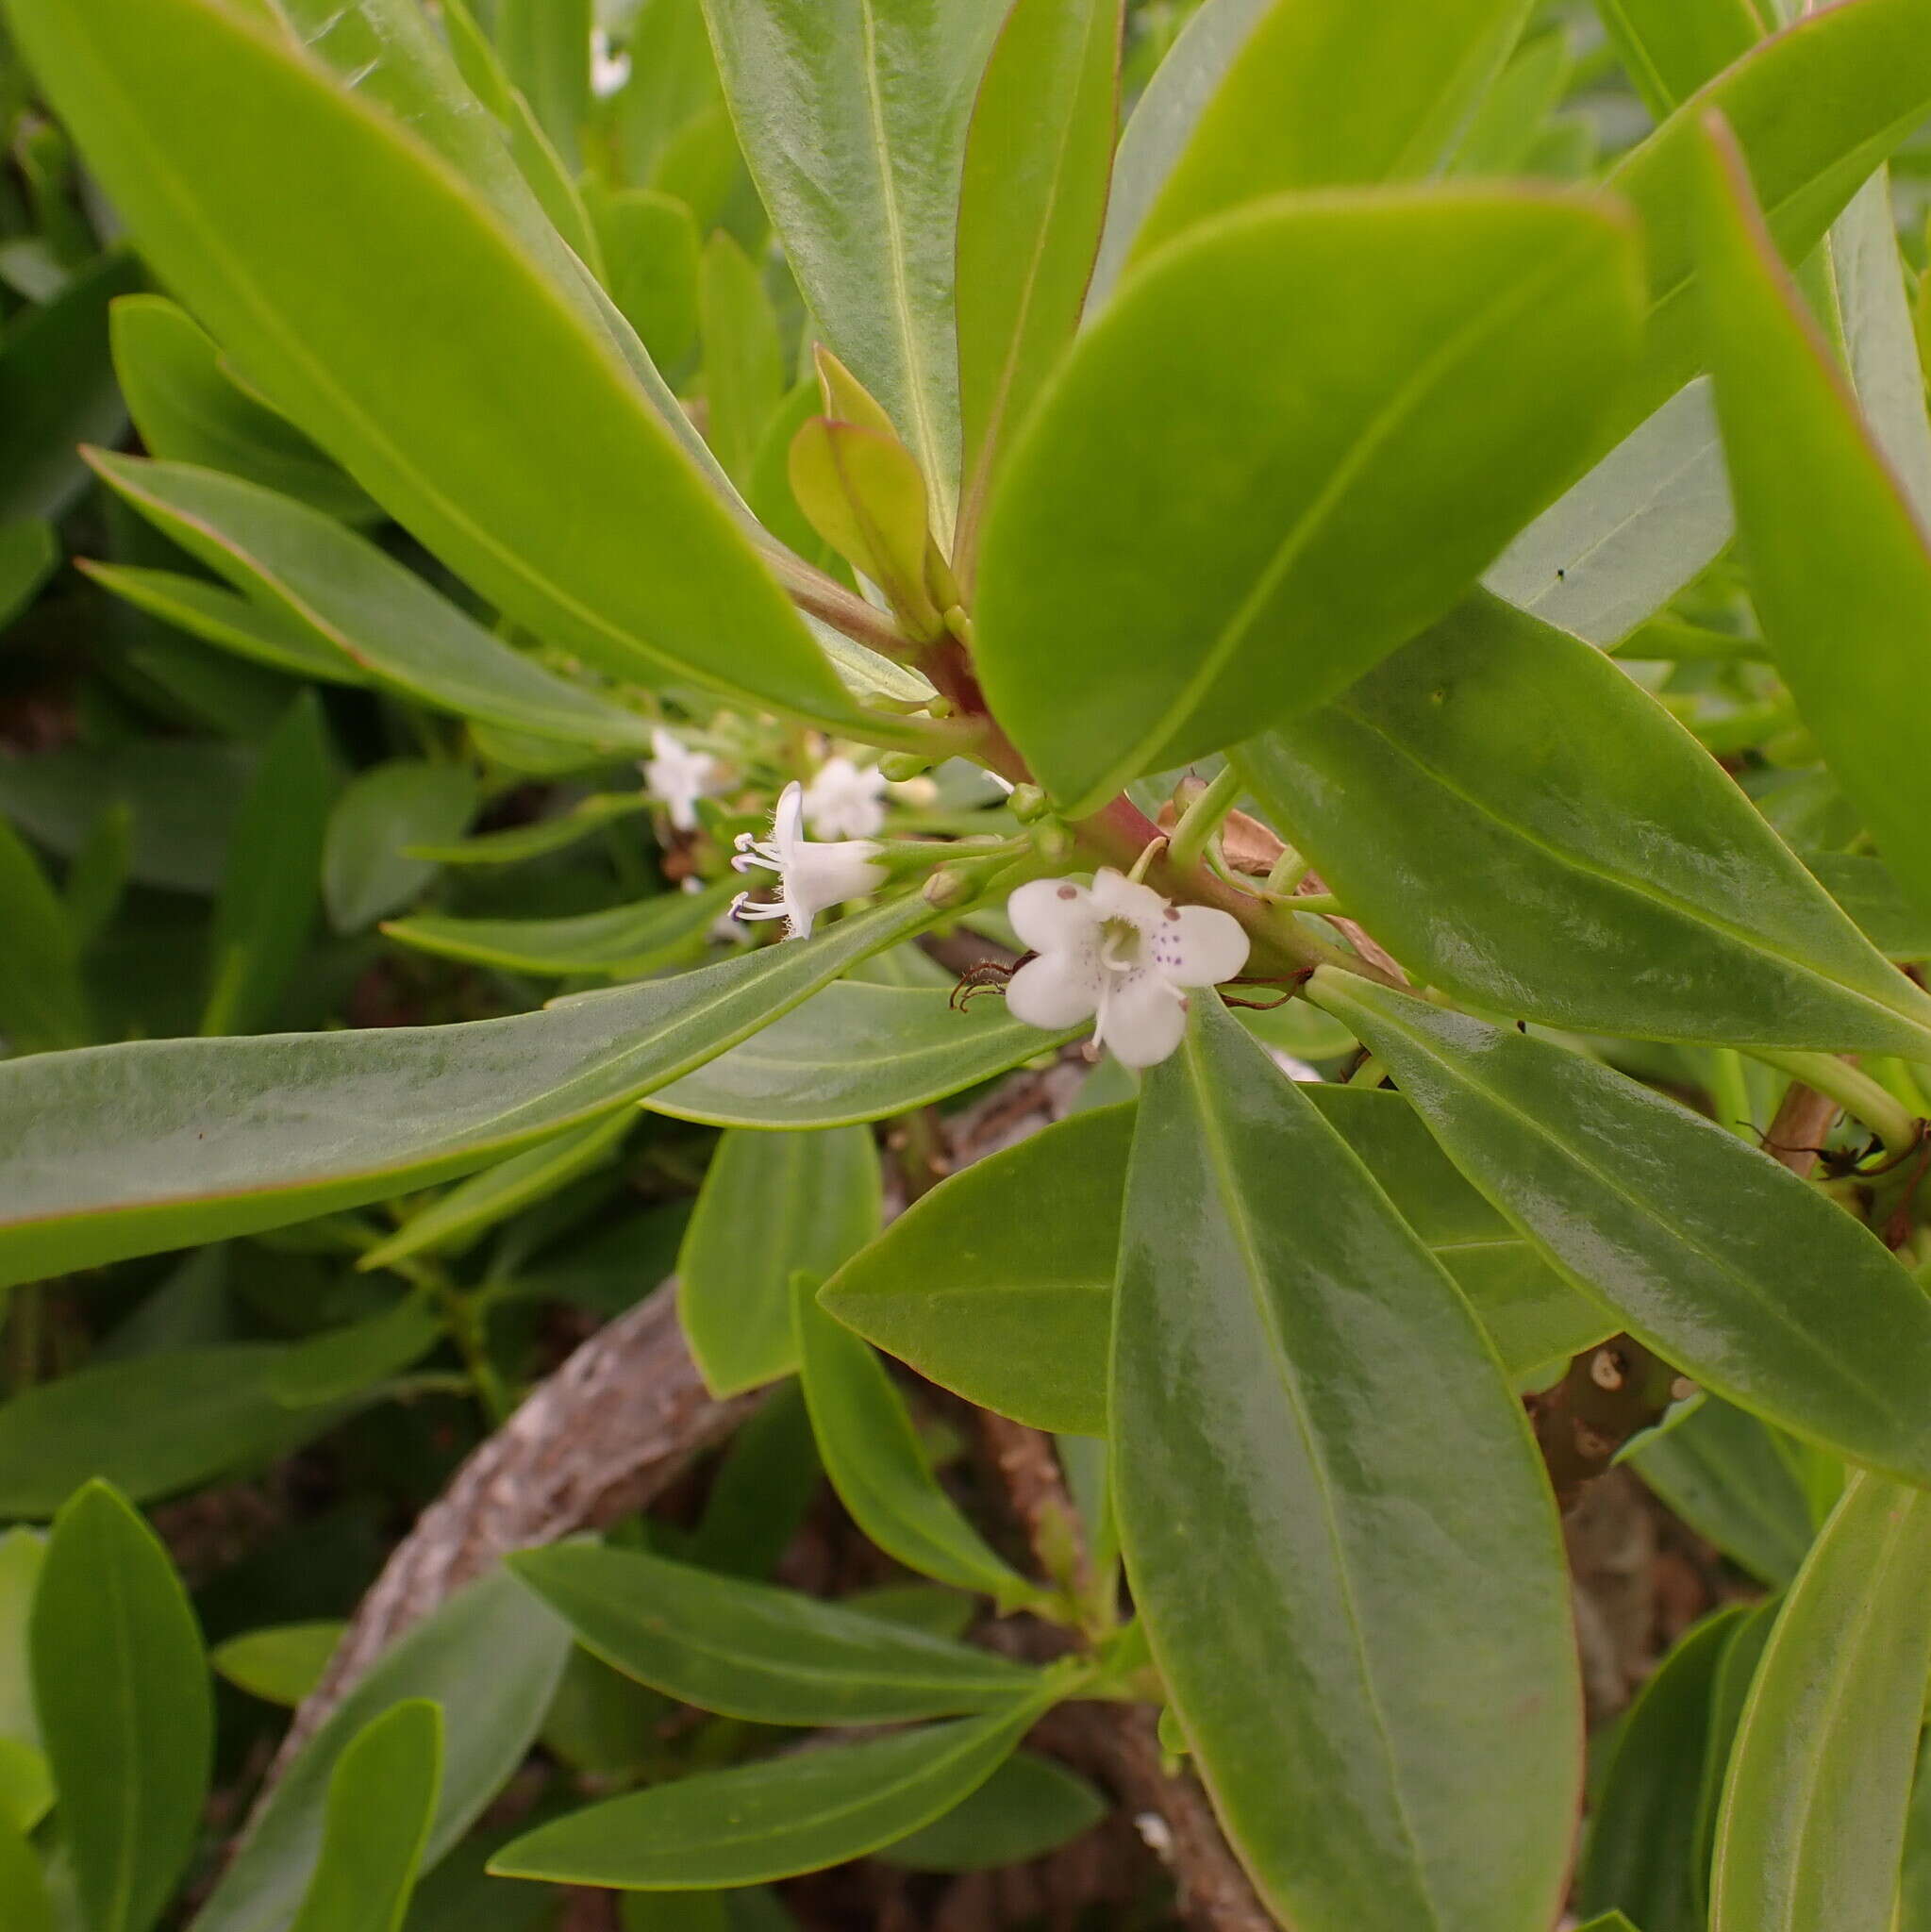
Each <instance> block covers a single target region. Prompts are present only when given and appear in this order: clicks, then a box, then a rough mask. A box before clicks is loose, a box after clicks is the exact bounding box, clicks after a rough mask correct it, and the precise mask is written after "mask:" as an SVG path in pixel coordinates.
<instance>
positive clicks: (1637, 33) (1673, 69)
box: [1596, 0, 1773, 1932]
mask: <svg viewBox="0 0 1931 1932" xmlns="http://www.w3.org/2000/svg"><path fill="white" fill-rule="evenodd" d="M1596 12H1597V13H1598V14H1599V15H1600V16H1601V18H1602V23H1603V25H1604V26H1605V27H1606V29H1607V30H1608V35H1609V42H1610V44H1611V45H1612V46H1614V48H1615V49H1616V53H1617V57H1618V58H1620V59H1621V60H1622V62H1623V72H1624V73H1626V74H1627V75H1629V78H1630V79H1631V80H1632V81H1633V82H1634V83H1635V85H1636V91H1637V92H1638V93H1640V95H1641V96H1642V98H1643V104H1644V105H1645V106H1646V107H1647V108H1649V110H1650V112H1651V113H1653V114H1656V115H1666V114H1668V113H1670V112H1671V111H1672V110H1673V108H1678V107H1680V106H1681V105H1682V104H1683V103H1684V102H1685V101H1686V100H1688V99H1689V98H1690V95H1691V94H1693V93H1694V92H1696V91H1697V89H1698V88H1700V87H1702V86H1703V84H1704V83H1705V82H1706V80H1708V79H1709V77H1710V75H1713V74H1716V73H1718V72H1720V71H1721V70H1722V69H1723V68H1725V67H1727V66H1728V65H1729V64H1730V62H1731V61H1733V60H1735V59H1737V58H1739V57H1740V56H1741V55H1744V54H1747V53H1748V52H1749V51H1750V49H1751V48H1752V47H1754V46H1755V45H1756V42H1758V41H1759V40H1761V39H1762V38H1763V36H1764V34H1765V33H1766V32H1768V31H1769V29H1770V26H1771V25H1773V23H1772V22H1770V21H1767V20H1765V19H1764V18H1763V16H1762V13H1761V11H1760V9H1759V8H1758V6H1757V0H1596ZM1647 1932H1659V1928H1656V1927H1649V1928H1647Z"/></svg>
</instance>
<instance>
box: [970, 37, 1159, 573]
mask: <svg viewBox="0 0 1931 1932" xmlns="http://www.w3.org/2000/svg"><path fill="white" fill-rule="evenodd" d="M1123 20H1124V6H1123V4H1122V0H1019V4H1018V5H1016V6H1015V7H1014V8H1012V10H1011V11H1010V13H1008V15H1007V20H1006V24H1005V25H1004V26H1003V27H1002V28H1001V29H1000V34H999V40H998V42H997V44H996V45H995V46H994V47H993V49H992V56H991V58H990V61H989V62H988V64H987V67H986V75H985V78H984V80H983V81H981V83H980V85H979V93H978V100H977V104H976V105H975V106H974V109H973V119H972V126H971V130H970V132H969V134H968V136H967V140H966V151H965V174H964V178H963V181H962V183H961V186H960V189H959V203H958V272H957V286H958V298H957V308H958V391H959V413H960V417H961V421H962V426H963V435H964V445H963V447H964V470H965V480H964V483H963V485H962V487H961V490H960V492H959V497H960V500H959V520H958V554H957V555H956V556H955V558H954V562H955V565H956V566H957V569H958V572H959V575H960V576H961V578H962V579H965V580H968V581H969V580H970V575H971V572H970V560H969V557H970V552H971V550H972V548H973V546H974V543H975V541H976V537H977V530H978V525H979V519H980V517H981V516H982V515H983V513H984V509H985V503H986V497H987V494H988V491H990V487H991V481H992V476H993V474H994V471H995V468H996V466H997V464H998V462H999V459H1000V457H1001V455H1002V453H1003V451H1004V449H1005V447H1006V444H1007V441H1009V440H1010V438H1011V437H1012V436H1013V435H1015V434H1016V433H1017V432H1018V429H1019V425H1021V424H1022V423H1023V422H1024V420H1025V416H1026V412H1027V410H1028V409H1029V408H1031V407H1032V403H1033V399H1034V398H1035V397H1036V396H1037V395H1038V394H1039V392H1040V388H1041V386H1042V385H1043V384H1044V382H1045V380H1046V377H1047V376H1048V375H1050V374H1051V373H1052V370H1053V366H1054V364H1055V363H1056V362H1057V360H1058V359H1059V358H1060V356H1061V355H1062V354H1063V353H1064V352H1065V351H1066V349H1067V348H1068V347H1069V346H1070V345H1071V343H1072V341H1073V337H1074V331H1075V330H1076V329H1077V327H1078V326H1079V315H1080V309H1081V308H1082V307H1083V306H1084V304H1085V301H1086V290H1087V283H1088V282H1089V280H1090V278H1091V275H1092V270H1093V257H1094V253H1095V251H1096V250H1097V249H1098V247H1099V242H1100V228H1101V225H1102V223H1103V222H1104V220H1105V218H1106V212H1107V181H1108V178H1109V176H1110V175H1111V173H1112V163H1113V132H1114V125H1115V122H1116V120H1117V117H1118V114H1119V97H1120V36H1121V30H1122V26H1123Z"/></svg>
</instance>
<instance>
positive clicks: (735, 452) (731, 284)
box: [697, 229, 785, 488]
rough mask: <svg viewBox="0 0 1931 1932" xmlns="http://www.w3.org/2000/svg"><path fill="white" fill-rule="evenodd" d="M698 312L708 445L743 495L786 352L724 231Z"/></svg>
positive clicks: (706, 267) (712, 249) (708, 252)
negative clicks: (707, 407)
mask: <svg viewBox="0 0 1931 1932" xmlns="http://www.w3.org/2000/svg"><path fill="white" fill-rule="evenodd" d="M697 312H698V316H699V319H700V322H701V325H702V327H703V331H704V334H703V342H704V385H705V387H704V393H705V400H706V402H707V404H708V405H709V408H710V423H709V429H710V444H711V447H712V449H714V450H715V451H716V452H717V457H718V460H719V461H720V462H721V463H723V464H724V469H725V472H726V473H727V474H728V475H730V476H731V477H732V478H734V479H735V480H736V482H737V483H738V485H739V486H740V487H741V488H742V487H744V486H746V485H747V484H748V483H749V481H750V476H751V460H752V458H754V457H755V456H756V455H757V444H758V441H759V439H760V438H761V437H762V436H763V433H764V425H766V424H767V423H768V422H769V421H770V420H771V418H772V417H773V415H774V414H775V413H776V410H777V406H778V404H779V402H780V401H781V400H782V399H783V396H784V392H785V350H784V343H783V342H782V341H780V340H779V336H778V325H777V317H776V316H775V315H774V314H773V313H772V308H771V302H770V299H769V298H768V297H767V296H766V294H765V292H764V283H763V281H762V280H761V278H760V277H759V275H758V273H757V265H756V264H755V263H754V262H753V261H752V260H751V259H750V258H749V257H748V256H746V255H745V253H744V251H743V250H742V249H741V248H740V247H739V246H738V244H737V243H736V242H734V241H732V240H731V238H730V237H729V236H728V235H726V234H725V233H724V230H723V229H719V230H718V231H717V232H716V233H715V234H714V235H712V236H711V238H710V242H709V243H708V245H707V247H706V249H705V251H704V257H703V260H702V263H701V266H700V267H699V270H698V281H697Z"/></svg>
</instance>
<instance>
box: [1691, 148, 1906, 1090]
mask: <svg viewBox="0 0 1931 1932" xmlns="http://www.w3.org/2000/svg"><path fill="white" fill-rule="evenodd" d="M1702 208H1703V222H1702V234H1703V238H1704V260H1705V271H1704V275H1703V283H1704V289H1705V301H1704V306H1705V312H1706V319H1707V327H1708V332H1709V333H1708V340H1709V354H1710V361H1711V364H1712V366H1713V368H1714V369H1715V371H1716V379H1717V407H1718V411H1719V414H1720V415H1721V417H1722V419H1723V440H1724V444H1725V447H1726V448H1727V450H1728V452H1729V457H1730V467H1731V471H1732V474H1733V475H1734V477H1735V488H1736V492H1737V509H1738V519H1739V523H1740V527H1741V530H1742V533H1743V541H1744V542H1745V544H1746V546H1747V547H1748V550H1749V554H1750V559H1751V565H1752V578H1751V581H1752V588H1753V592H1754V595H1755V599H1756V608H1757V611H1758V615H1759V617H1760V619H1761V621H1762V624H1763V628H1764V634H1765V636H1766V637H1767V638H1768V639H1769V640H1770V642H1771V645H1772V648H1773V650H1774V651H1775V653H1776V660H1777V669H1778V671H1779V672H1780V673H1781V674H1782V675H1783V677H1784V680H1785V682H1786V683H1787V684H1788V685H1789V686H1790V693H1791V695H1792V696H1793V697H1794V698H1795V699H1796V701H1797V708H1798V711H1799V713H1800V715H1801V716H1802V718H1803V720H1804V723H1805V724H1806V725H1807V726H1808V727H1809V729H1810V730H1811V731H1812V732H1814V733H1815V734H1816V736H1817V739H1818V741H1819V742H1820V743H1821V744H1822V745H1823V750H1824V755H1825V757H1826V758H1828V759H1829V761H1830V765H1831V770H1832V771H1833V773H1834V774H1836V776H1837V777H1838V779H1839V781H1840V782H1841V784H1842V785H1843V788H1844V790H1845V791H1848V792H1849V793H1850V795H1851V797H1852V799H1853V800H1854V802H1855V803H1856V806H1857V808H1858V809H1859V810H1860V811H1861V812H1862V813H1863V815H1864V820H1865V823H1866V824H1868V825H1869V826H1870V828H1871V829H1872V831H1873V833H1875V835H1876V838H1877V843H1878V847H1879V850H1880V851H1881V852H1882V853H1883V855H1884V858H1885V860H1886V862H1887V863H1888V864H1889V867H1890V869H1891V871H1892V872H1893V873H1894V874H1896V876H1897V878H1898V881H1899V883H1900V884H1901V885H1903V886H1904V887H1905V889H1906V891H1908V892H1909V893H1910V894H1911V895H1912V897H1913V898H1914V899H1915V900H1916V901H1917V902H1918V904H1919V905H1920V907H1921V908H1931V844H1927V841H1926V840H1925V837H1924V825H1925V822H1926V813H1927V811H1931V781H1927V776H1926V774H1927V770H1931V764H1927V760H1931V667H1927V664H1926V659H1925V655H1924V650H1923V637H1924V628H1925V625H1927V624H1931V545H1927V541H1926V537H1925V533H1924V529H1923V525H1921V524H1920V523H1919V521H1918V518H1917V516H1916V514H1914V512H1913V510H1912V508H1911V506H1910V504H1909V503H1908V501H1907V500H1906V496H1905V493H1904V491H1903V490H1902V489H1901V488H1900V486H1899V484H1898V481H1897V479H1896V477H1895V475H1893V474H1892V472H1891V471H1890V470H1889V467H1888V466H1887V465H1886V463H1885V461H1884V459H1883V458H1882V456H1881V455H1880V454H1879V452H1878V449H1877V447H1876V445H1875V443H1874V442H1873V439H1872V437H1871V433H1870V431H1869V430H1868V429H1867V428H1866V427H1865V425H1864V424H1863V422H1862V420H1861V418H1860V417H1859V415H1858V412H1857V406H1856V399H1855V397H1854V396H1853V394H1852V392H1851V391H1850V390H1849V388H1848V386H1847V385H1846V384H1845V382H1844V379H1843V377H1842V376H1841V375H1839V372H1838V370H1837V368H1836V365H1835V364H1834V362H1833V360H1832V358H1831V356H1830V352H1829V350H1828V348H1827V347H1826V346H1825V344H1824V342H1823V338H1822V336H1821V335H1819V334H1818V332H1817V330H1816V327H1815V325H1813V324H1812V323H1811V322H1810V320H1809V317H1808V312H1807V310H1806V308H1804V306H1803V299H1802V297H1801V296H1800V295H1799V294H1798V292H1797V290H1796V288H1795V286H1794V285H1793V284H1792V283H1791V282H1790V278H1789V276H1788V275H1786V274H1785V273H1784V272H1783V271H1782V270H1781V269H1780V268H1779V267H1778V266H1777V263H1776V258H1775V256H1774V253H1773V249H1772V247H1771V244H1770V242H1769V239H1768V237H1767V236H1766V235H1765V234H1764V232H1763V228H1762V225H1761V221H1760V219H1759V216H1758V214H1757V211H1756V207H1755V204H1754V202H1753V200H1752V197H1751V192H1750V187H1749V183H1748V180H1747V178H1746V177H1745V176H1744V175H1742V174H1741V172H1740V167H1739V164H1738V162H1737V159H1736V157H1735V153H1734V149H1733V148H1732V147H1730V146H1729V144H1728V143H1725V144H1724V145H1723V148H1721V149H1719V148H1717V147H1715V146H1712V147H1711V149H1710V150H1709V152H1708V155H1707V158H1706V175H1705V179H1704V182H1703V200H1702ZM1772 395H1774V397H1775V398H1776V404H1775V408H1768V407H1767V406H1766V405H1767V399H1768V398H1769V397H1770V396H1772ZM1918 1057H1919V1058H1923V1055H1922V1054H1920V1055H1919V1056H1918Z"/></svg>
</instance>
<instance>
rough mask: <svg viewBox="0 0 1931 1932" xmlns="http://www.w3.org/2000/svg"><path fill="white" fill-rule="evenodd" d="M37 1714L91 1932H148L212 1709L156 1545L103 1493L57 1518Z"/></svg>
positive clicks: (197, 1651) (169, 1873) (195, 1633)
mask: <svg viewBox="0 0 1931 1932" xmlns="http://www.w3.org/2000/svg"><path fill="white" fill-rule="evenodd" d="M30 1641H31V1645H32V1659H33V1682H34V1705H35V1707H36V1708H37V1709H38V1711H39V1713H40V1720H41V1735H42V1742H43V1743H44V1746H45V1749H46V1753H47V1757H48V1759H49V1761H50V1762H51V1764H52V1765H53V1768H54V1778H55V1783H56V1786H57V1788H58V1790H59V1793H60V1834H61V1838H62V1840H64V1842H65V1845H66V1848H67V1853H68V1857H69V1858H70V1860H71V1861H72V1870H73V1874H74V1883H75V1890H76V1891H77V1892H78V1893H79V1896H80V1903H81V1908H82V1910H83V1912H84V1913H85V1915H86V1920H87V1925H88V1932H147V1928H148V1927H149V1926H151V1925H152V1924H154V1923H155V1921H156V1920H157V1919H158V1917H159V1915H160V1912H161V1908H162V1907H164V1906H165V1905H166V1904H167V1902H168V1900H169V1898H170V1897H171V1896H172V1895H173V1892H174V1889H175V1880H176V1879H177V1878H178V1877H179V1876H180V1874H181V1868H182V1867H183V1865H185V1864H186V1863H187V1860H188V1855H189V1853H190V1852H191V1850H192V1849H193V1845H194V1840H195V1837H196V1835H197V1833H198V1832H199V1830H200V1825H201V1807H202V1802H203V1800H204V1799H205V1798H206V1797H207V1795H208V1772H209V1767H210V1764H211V1761H212V1757H213V1749H214V1706H213V1701H212V1699H211V1698H210V1696H209V1692H208V1663H207V1660H206V1658H205V1657H203V1656H202V1650H201V1632H200V1631H199V1630H198V1629H197V1628H196V1626H195V1622H194V1612H193V1610H192V1608H191V1607H190V1605H189V1602H188V1594H187V1592H186V1591H184V1590H183V1589H182V1588H181V1581H180V1578H179V1577H177V1576H176V1575H175V1568H174V1565H173V1564H172V1563H171V1562H170V1561H169V1560H168V1554H167V1552H166V1551H165V1550H164V1549H163V1548H162V1547H161V1543H160V1540H159V1538H158V1537H157V1536H156V1535H155V1534H154V1532H153V1531H152V1530H151V1529H149V1528H148V1526H147V1524H144V1523H143V1522H141V1518H140V1517H138V1516H137V1515H136V1514H135V1513H134V1511H133V1510H132V1509H130V1508H129V1507H127V1505H126V1503H125V1502H124V1501H123V1500H122V1499H121V1497H120V1495H119V1494H118V1493H116V1491H113V1490H111V1489H109V1488H108V1486H107V1485H106V1484H105V1483H94V1484H91V1485H90V1486H89V1487H88V1488H86V1489H84V1490H82V1491H80V1493H79V1494H78V1495H76V1496H75V1498H74V1500H73V1501H72V1502H71V1503H69V1504H68V1506H67V1507H65V1508H64V1509H63V1510H61V1512H60V1514H59V1516H58V1519H57V1520H56V1522H55V1524H54V1534H53V1536H52V1538H51V1539H50V1540H49V1541H48V1544H47V1555H46V1560H45V1562H44V1563H43V1564H42V1569H41V1580H40V1587H39V1589H38V1590H37V1591H36V1592H35V1595H34V1608H33V1621H32V1625H31V1638H30Z"/></svg>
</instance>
